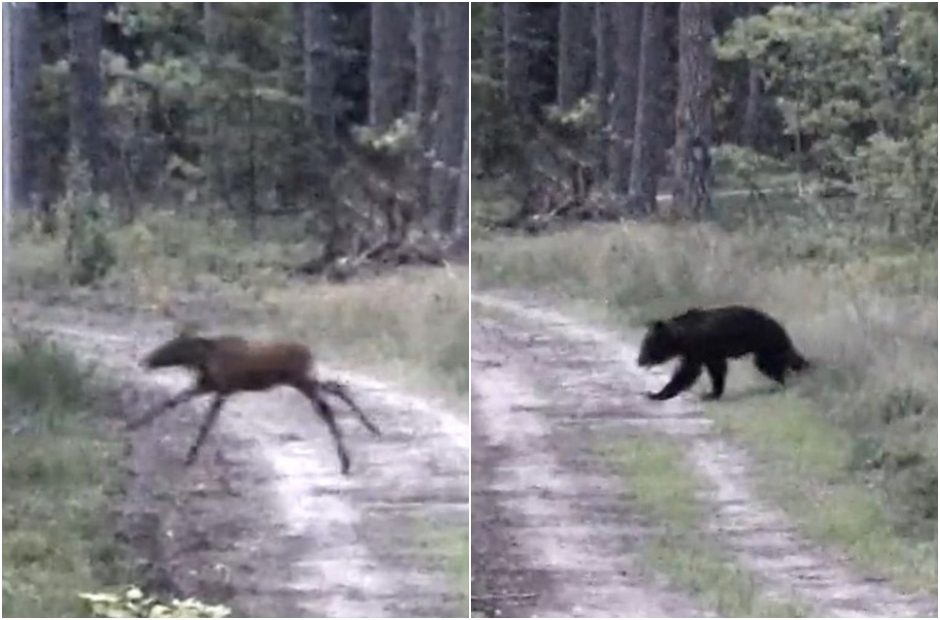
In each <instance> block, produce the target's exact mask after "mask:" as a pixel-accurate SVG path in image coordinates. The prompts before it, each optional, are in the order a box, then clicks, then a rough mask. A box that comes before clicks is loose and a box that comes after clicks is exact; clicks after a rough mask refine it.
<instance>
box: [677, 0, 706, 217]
mask: <svg viewBox="0 0 940 620" xmlns="http://www.w3.org/2000/svg"><path fill="white" fill-rule="evenodd" d="M713 34H714V32H713V26H712V15H711V7H710V5H708V4H704V3H703V4H698V3H687V2H683V3H682V4H681V5H680V6H679V94H678V98H677V102H676V145H675V168H676V170H675V172H676V185H675V194H674V205H675V208H676V209H678V211H679V212H680V213H682V214H684V215H685V216H687V217H692V218H701V217H702V216H704V215H706V214H708V213H710V211H711V196H710V184H711V171H710V168H711V155H710V149H711V143H712V70H713V65H714V56H713V52H712V48H711V43H712V36H713Z"/></svg>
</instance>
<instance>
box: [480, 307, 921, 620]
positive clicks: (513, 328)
mask: <svg viewBox="0 0 940 620" xmlns="http://www.w3.org/2000/svg"><path fill="white" fill-rule="evenodd" d="M474 302H475V304H476V309H483V310H489V312H487V313H486V314H484V315H483V316H481V314H483V313H479V312H476V313H475V314H474V333H473V373H474V374H473V385H472V387H473V398H474V400H473V425H472V426H473V455H474V458H473V500H472V501H473V575H474V581H473V595H474V604H475V608H476V609H477V610H479V611H481V612H483V613H486V614H487V615H509V614H514V615H560V614H563V613H564V614H572V615H609V614H614V615H631V616H635V615H668V614H674V613H677V611H681V612H683V613H682V615H702V613H703V611H707V610H700V611H699V612H697V613H696V612H695V611H694V610H693V609H691V608H690V605H689V603H687V602H686V601H684V600H683V599H682V598H681V597H680V596H679V595H678V594H677V593H676V592H674V591H669V590H668V589H667V588H664V586H663V584H662V583H661V581H658V580H655V579H653V578H652V576H650V575H648V574H647V575H644V574H643V570H642V567H640V565H639V563H638V562H637V561H636V560H635V557H632V556H633V554H634V553H635V551H634V548H635V547H636V545H637V541H639V540H642V537H643V535H644V526H643V524H642V522H640V520H639V519H638V517H637V516H636V515H634V514H633V513H632V511H631V508H630V502H629V498H628V497H625V496H624V491H623V488H622V487H623V482H622V481H619V486H618V481H617V480H616V479H615V478H614V477H613V476H612V475H611V473H610V472H609V470H608V467H607V466H606V465H605V464H604V463H603V462H602V459H601V458H599V457H597V456H596V452H592V445H593V446H596V445H597V442H598V441H599V440H601V439H616V438H617V437H618V436H619V437H623V438H626V437H629V436H636V435H637V434H638V433H657V434H661V435H667V436H672V437H675V438H677V439H678V440H680V441H683V442H685V444H686V445H687V451H686V454H687V458H688V463H687V464H688V467H689V468H690V470H692V471H694V472H696V473H697V475H698V476H699V478H700V482H701V484H702V485H703V488H704V489H705V492H704V493H703V496H702V500H703V501H704V502H705V504H706V505H707V506H708V509H709V512H710V515H711V517H710V522H709V523H708V524H706V525H707V529H708V531H709V532H711V533H712V534H713V536H714V537H715V538H716V540H717V541H719V542H720V544H722V545H723V546H724V547H725V548H727V549H728V550H729V551H730V552H731V553H732V555H733V556H734V557H735V558H736V560H737V561H738V562H739V563H740V564H741V565H742V566H743V567H745V568H747V569H749V570H750V571H751V572H752V573H753V574H755V575H756V576H757V578H758V580H759V582H760V584H761V587H762V588H763V589H764V591H765V593H766V594H767V595H769V596H771V597H773V598H780V599H784V600H790V601H796V602H800V603H802V604H804V605H805V606H806V607H807V608H808V609H809V610H811V611H812V612H814V613H816V614H819V615H822V616H830V617H831V616H871V615H876V616H892V617H912V616H921V615H934V616H935V615H936V601H935V600H933V601H931V600H924V599H915V598H913V597H908V596H905V595H902V594H899V593H897V592H895V591H893V590H892V589H891V588H889V587H888V586H887V585H885V584H884V583H883V582H880V581H879V580H877V579H874V578H866V577H865V576H861V575H858V574H856V573H855V572H853V570H851V569H850V568H849V567H848V566H847V564H846V563H845V562H844V561H842V560H841V559H840V558H839V557H838V556H837V554H835V553H832V552H828V551H826V550H823V549H821V548H819V547H818V545H814V544H812V543H811V542H810V541H807V540H805V539H803V538H802V537H801V536H800V535H799V534H798V533H797V532H796V531H795V529H794V528H793V527H792V525H791V524H790V523H789V522H788V520H787V518H786V516H785V515H784V514H783V513H782V511H780V510H779V509H777V508H776V507H775V506H772V505H769V504H768V503H767V502H765V501H763V500H762V499H761V498H759V497H758V496H757V495H756V494H755V492H754V491H753V484H752V481H751V478H750V475H749V472H750V469H751V467H750V462H749V459H748V456H747V454H745V453H744V451H742V450H741V449H740V448H738V447H736V446H734V445H731V444H730V443H729V442H728V441H726V440H724V439H722V438H720V437H718V436H717V435H716V433H715V432H714V431H712V430H711V421H710V420H709V419H707V418H706V417H704V415H703V413H702V411H701V409H700V407H698V405H697V404H696V403H695V402H694V401H693V400H691V399H689V398H687V397H680V398H676V399H674V400H671V401H667V402H665V403H651V402H649V401H647V400H646V399H645V398H644V397H643V396H642V394H643V393H644V392H645V391H648V390H652V389H656V388H658V387H660V386H661V385H662V383H663V382H664V381H665V380H666V377H665V376H663V374H664V372H665V371H659V372H658V373H648V372H643V371H641V370H640V369H638V368H637V366H636V363H635V360H636V350H635V348H634V347H633V346H631V345H630V344H628V343H626V342H623V341H622V338H621V337H619V336H618V335H617V334H615V333H612V332H608V331H605V330H602V329H598V328H595V327H592V326H590V325H584V324H581V323H579V322H578V321H576V320H573V319H571V318H569V317H566V316H563V315H561V314H559V313H557V312H553V311H551V310H548V309H546V307H545V306H544V305H543V304H540V303H539V302H538V301H537V300H535V299H533V298H532V297H531V296H529V295H524V294H520V293H501V294H491V295H479V296H475V297H474ZM631 541H632V543H631ZM685 612H688V613H685Z"/></svg>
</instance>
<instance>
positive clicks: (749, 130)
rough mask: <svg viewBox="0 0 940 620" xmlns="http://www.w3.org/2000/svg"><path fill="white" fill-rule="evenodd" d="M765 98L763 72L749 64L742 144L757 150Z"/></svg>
mask: <svg viewBox="0 0 940 620" xmlns="http://www.w3.org/2000/svg"><path fill="white" fill-rule="evenodd" d="M763 96H764V81H763V79H762V76H761V71H760V69H759V68H758V67H757V65H756V64H755V63H753V62H749V63H748V71H747V101H746V103H745V104H744V122H743V123H742V124H741V144H743V145H744V146H746V147H749V148H752V149H756V148H757V147H758V142H759V140H760V109H761V98H762V97H763Z"/></svg>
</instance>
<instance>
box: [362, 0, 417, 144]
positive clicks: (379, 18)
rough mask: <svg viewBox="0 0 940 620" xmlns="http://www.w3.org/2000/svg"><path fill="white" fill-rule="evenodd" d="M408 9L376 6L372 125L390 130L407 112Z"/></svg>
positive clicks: (371, 64)
mask: <svg viewBox="0 0 940 620" xmlns="http://www.w3.org/2000/svg"><path fill="white" fill-rule="evenodd" d="M406 15H407V12H406V10H405V6H404V5H403V4H401V3H397V2H373V3H372V24H371V32H372V42H371V47H370V50H369V124H370V125H372V126H373V127H380V128H382V127H387V126H388V125H389V124H390V123H391V122H392V121H394V120H395V119H396V118H398V116H399V115H400V114H401V113H402V112H403V111H404V107H405V102H406V93H405V92H404V87H405V72H404V66H403V62H402V59H403V57H404V56H405V53H404V49H403V48H404V47H405V46H406V45H407V43H408V24H407V20H406Z"/></svg>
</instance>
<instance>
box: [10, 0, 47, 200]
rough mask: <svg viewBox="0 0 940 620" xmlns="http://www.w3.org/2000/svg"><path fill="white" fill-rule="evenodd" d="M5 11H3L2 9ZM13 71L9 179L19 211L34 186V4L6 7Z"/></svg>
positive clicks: (38, 55) (36, 11)
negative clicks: (7, 9) (8, 19)
mask: <svg viewBox="0 0 940 620" xmlns="http://www.w3.org/2000/svg"><path fill="white" fill-rule="evenodd" d="M4 8H6V7H4ZM7 15H8V17H9V18H10V29H11V40H10V50H11V52H12V54H11V55H10V56H8V58H12V63H11V65H12V68H11V70H10V73H8V74H7V75H9V76H10V95H11V101H10V103H11V106H10V124H9V125H6V128H7V130H8V131H9V132H10V133H9V136H10V150H9V157H10V176H9V177H8V179H9V181H8V183H9V184H10V189H11V191H12V199H13V203H14V204H15V205H18V206H19V207H28V206H30V204H31V202H32V193H33V192H34V191H35V190H38V189H39V188H37V187H36V186H35V185H34V179H36V177H37V172H38V171H37V168H36V109H35V104H34V99H35V96H36V85H37V84H38V83H39V65H40V63H41V60H42V58H41V53H40V47H39V43H40V36H39V8H38V7H37V5H36V3H35V2H16V3H13V4H10V5H9V11H8V12H7Z"/></svg>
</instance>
